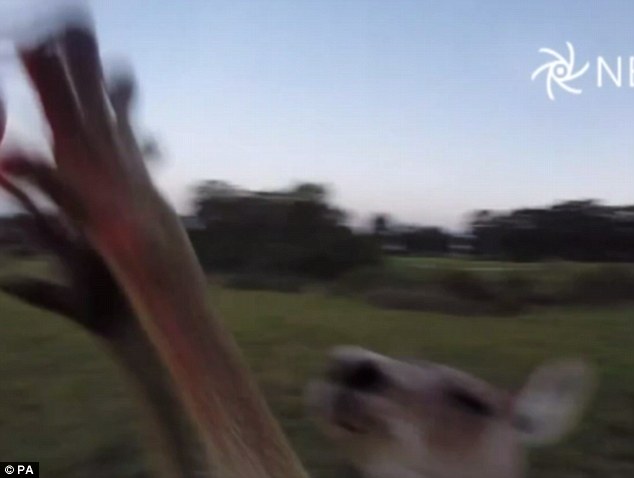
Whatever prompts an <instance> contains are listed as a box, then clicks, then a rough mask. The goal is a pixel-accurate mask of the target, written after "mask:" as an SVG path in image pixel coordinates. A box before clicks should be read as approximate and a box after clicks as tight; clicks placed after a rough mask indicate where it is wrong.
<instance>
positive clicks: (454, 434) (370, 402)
mask: <svg viewBox="0 0 634 478" xmlns="http://www.w3.org/2000/svg"><path fill="white" fill-rule="evenodd" d="M593 385H594V374H593V373H592V370H591V369H590V368H589V367H588V366H587V365H586V364H584V363H583V362H581V361H572V360H571V361H562V362H556V363H552V364H547V365H544V366H542V367H539V368H538V369H537V370H535V371H534V372H533V373H532V374H531V376H530V377H529V378H528V380H527V382H526V384H525V385H524V387H523V388H522V389H521V390H519V391H518V392H516V393H510V392H506V391H504V390H501V389H499V388H497V387H494V386H492V385H490V384H488V383H486V382H484V381H482V380H480V379H478V378H476V377H473V376H471V375H469V374H467V373H466V372H463V371H460V370H456V369H453V368H450V367H447V366H444V365H439V364H434V363H426V362H419V361H408V360H395V359H392V358H389V357H385V356H383V355H379V354H377V353H374V352H371V351H368V350H365V349H361V348H357V347H340V348H337V349H335V350H334V351H333V352H332V354H331V357H330V362H329V365H328V368H327V373H326V375H325V377H323V378H322V379H320V380H316V381H314V382H313V383H311V384H310V385H309V387H308V390H307V400H308V405H309V409H310V410H311V413H312V415H313V416H314V418H315V419H316V420H317V421H318V423H319V424H320V425H321V428H322V429H323V431H324V432H325V434H326V435H327V436H328V437H329V438H330V439H331V440H333V441H334V443H335V445H336V447H337V448H338V449H339V450H340V451H341V452H342V453H343V454H344V456H345V457H346V458H347V459H348V460H350V461H351V462H352V464H353V465H355V466H356V467H357V468H358V469H359V470H360V471H361V472H362V473H363V474H364V475H365V476H367V477H371V478H519V477H521V476H523V475H524V449H525V447H526V446H527V445H541V444H549V443H553V442H556V441H557V440H558V439H560V438H562V437H563V436H564V435H565V434H566V433H567V432H568V431H569V430H570V429H571V428H572V427H573V426H574V424H575V423H576V421H577V419H578V418H579V416H580V414H581V412H582V410H583V409H584V407H585V405H586V403H587V402H588V398H589V397H590V395H591V392H592V389H593Z"/></svg>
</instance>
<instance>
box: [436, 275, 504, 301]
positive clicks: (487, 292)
mask: <svg viewBox="0 0 634 478" xmlns="http://www.w3.org/2000/svg"><path fill="white" fill-rule="evenodd" d="M436 280H437V282H438V286H439V287H440V288H441V289H442V290H444V291H446V292H447V293H449V294H451V295H454V296H456V297H458V298H461V299H466V300H474V301H490V300H495V292H494V291H493V290H492V288H491V286H490V284H489V283H487V281H486V280H485V279H483V278H482V277H480V276H478V275H477V274H475V273H473V272H471V271H467V270H464V269H450V270H445V271H442V272H440V273H439V275H438V278H437V279H436Z"/></svg>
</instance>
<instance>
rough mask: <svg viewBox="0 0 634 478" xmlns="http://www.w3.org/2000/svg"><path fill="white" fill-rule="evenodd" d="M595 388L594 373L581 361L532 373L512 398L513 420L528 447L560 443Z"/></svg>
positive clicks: (564, 362)
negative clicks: (513, 399)
mask: <svg viewBox="0 0 634 478" xmlns="http://www.w3.org/2000/svg"><path fill="white" fill-rule="evenodd" d="M595 384H596V376H595V372H594V369H593V368H592V367H590V366H589V365H588V364H587V363H585V362H583V361H581V360H566V361H561V362H556V363H552V364H546V365H543V366H541V367H539V368H538V369H537V370H535V371H534V372H533V373H532V374H531V376H530V377H529V378H528V381H527V383H526V385H524V387H523V388H522V390H521V391H520V392H519V394H518V395H517V396H516V398H515V402H514V406H513V410H512V420H513V425H514V426H515V428H516V429H517V431H518V433H519V435H520V437H521V439H522V441H524V443H526V444H527V445H534V446H537V445H546V444H549V443H553V442H556V441H558V440H560V439H561V438H562V437H563V436H564V435H565V434H566V433H568V432H569V431H570V430H572V428H574V426H575V424H576V423H577V421H578V420H579V418H580V416H581V414H582V412H583V411H584V409H585V408H586V405H587V404H588V402H589V400H590V397H591V396H592V394H593V392H594V389H595Z"/></svg>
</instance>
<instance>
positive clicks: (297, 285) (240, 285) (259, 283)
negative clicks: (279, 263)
mask: <svg viewBox="0 0 634 478" xmlns="http://www.w3.org/2000/svg"><path fill="white" fill-rule="evenodd" d="M307 284H308V282H307V280H306V279H304V278H302V277H297V276H290V275H276V274H262V273H250V274H248V273H243V274H235V275H232V276H229V277H227V278H226V279H225V280H224V281H223V285H224V286H225V287H229V288H231V289H241V290H271V291H276V292H293V293H297V292H302V291H303V290H304V288H305V287H306V286H307Z"/></svg>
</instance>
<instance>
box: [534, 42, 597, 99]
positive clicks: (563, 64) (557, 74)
mask: <svg viewBox="0 0 634 478" xmlns="http://www.w3.org/2000/svg"><path fill="white" fill-rule="evenodd" d="M566 45H567V46H568V59H566V58H565V57H564V56H563V55H561V54H560V53H557V52H556V51H555V50H552V49H550V48H540V49H539V53H546V54H547V55H550V56H552V57H553V58H554V60H553V61H549V62H547V63H544V64H543V65H541V66H540V67H539V68H537V69H536V70H535V71H534V72H533V74H532V75H531V80H532V81H535V78H537V77H538V76H539V75H540V74H541V73H542V72H546V92H547V93H548V98H550V99H551V100H552V101H554V100H555V95H554V94H553V84H556V85H557V86H558V87H559V88H561V89H562V90H564V91H567V92H568V93H572V94H574V95H578V94H579V93H581V88H573V87H572V86H570V85H568V83H569V82H571V81H573V80H576V79H577V78H579V77H580V76H581V75H583V74H584V73H585V72H586V71H588V68H589V67H590V62H586V64H585V65H583V66H582V67H581V68H579V70H577V71H575V49H574V48H573V46H572V44H571V43H570V42H566Z"/></svg>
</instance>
